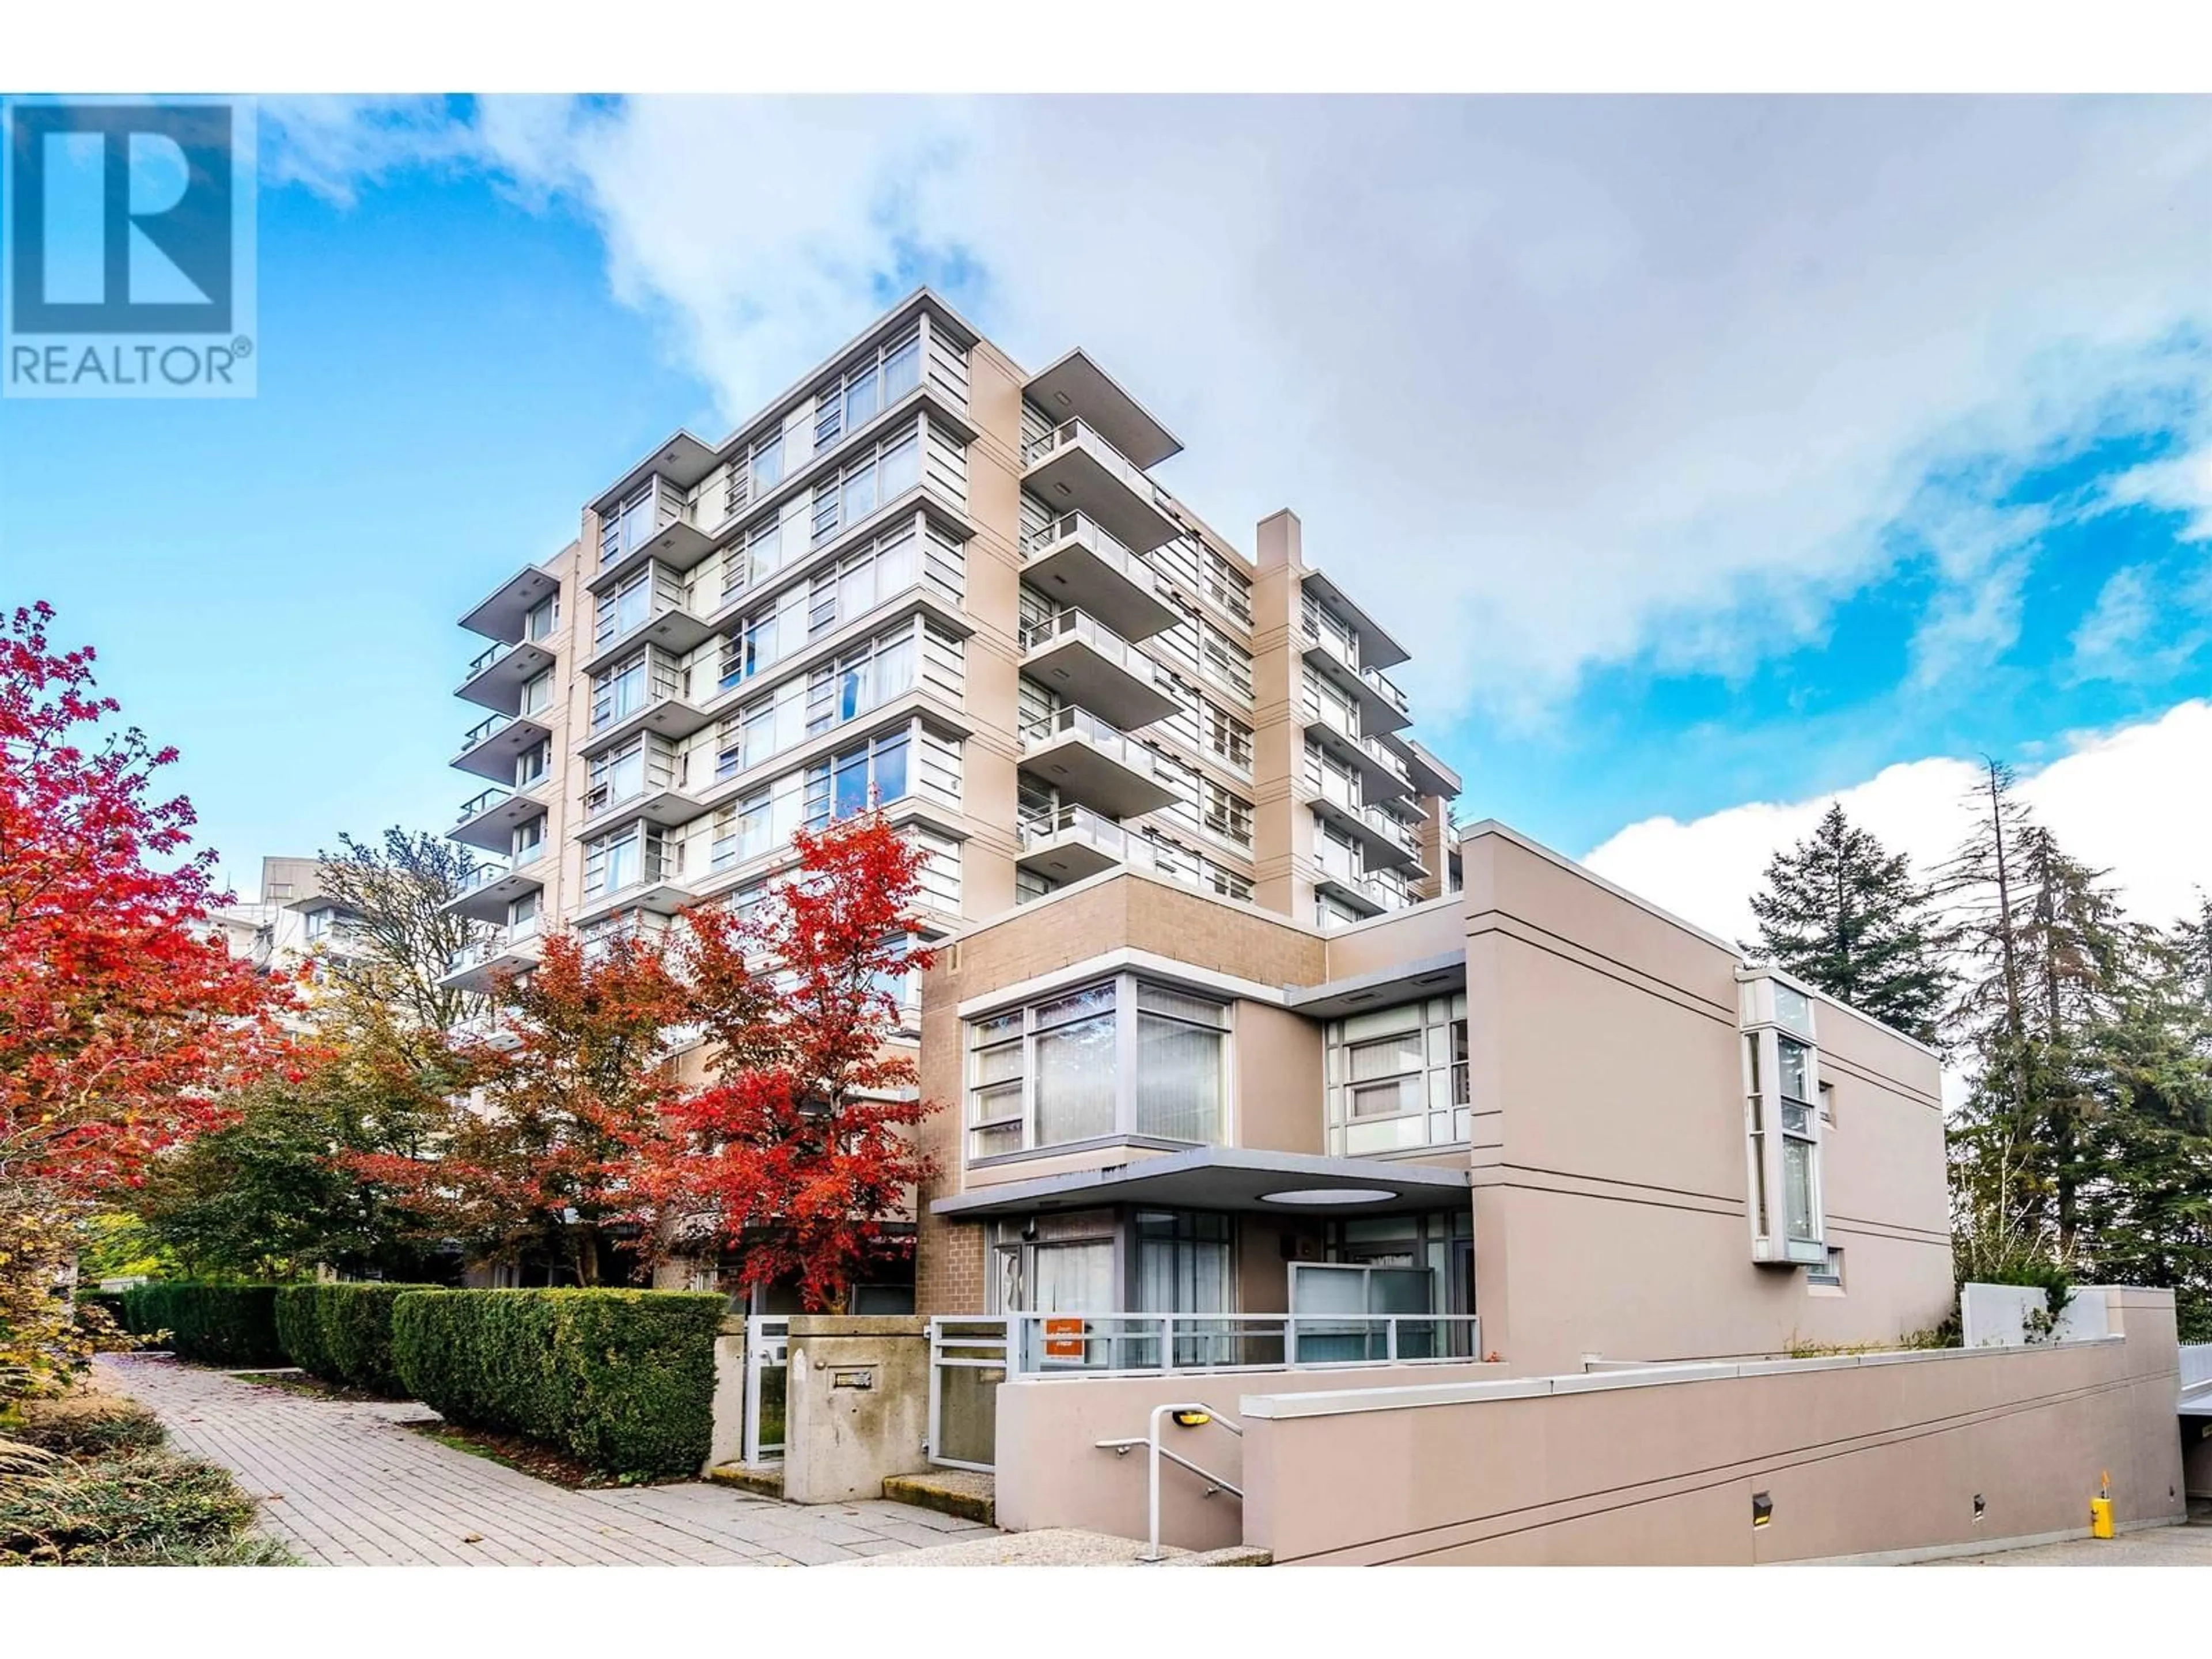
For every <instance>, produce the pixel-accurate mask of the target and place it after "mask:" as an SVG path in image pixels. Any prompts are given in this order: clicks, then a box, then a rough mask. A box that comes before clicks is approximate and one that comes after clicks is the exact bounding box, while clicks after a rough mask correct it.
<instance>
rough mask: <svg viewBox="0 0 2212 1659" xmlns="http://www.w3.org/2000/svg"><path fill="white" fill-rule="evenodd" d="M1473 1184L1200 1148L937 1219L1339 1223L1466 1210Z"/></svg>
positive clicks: (1035, 1186)
mask: <svg viewBox="0 0 2212 1659" xmlns="http://www.w3.org/2000/svg"><path fill="white" fill-rule="evenodd" d="M1471 1178H1472V1171H1470V1170H1465V1169H1457V1170H1455V1169H1445V1168H1440V1167H1438V1166H1437V1165H1435V1164H1402V1163H1389V1164H1386V1163H1382V1162H1378V1161H1376V1160H1375V1159H1372V1158H1318V1157H1313V1156H1310V1155H1308V1154H1305V1153H1301V1152H1254V1151H1251V1150H1249V1148H1245V1147H1241V1146H1198V1147H1194V1148H1193V1149H1192V1150H1191V1151H1189V1152H1172V1153H1170V1154H1168V1155H1167V1156H1165V1157H1163V1158H1141V1159H1139V1160H1138V1161H1137V1162H1135V1163H1133V1164H1115V1165H1113V1166H1112V1167H1110V1168H1108V1169H1103V1170H1074V1171H1073V1172H1071V1173H1069V1174H1066V1175H1056V1176H1043V1177H1042V1178H1041V1179H1039V1180H1036V1181H1016V1182H1007V1183H1006V1185H1004V1186H993V1187H985V1188H979V1189H978V1190H976V1191H975V1192H968V1193H957V1194H953V1195H952V1196H951V1197H950V1198H940V1199H939V1200H937V1201H936V1202H934V1203H933V1204H932V1205H931V1206H929V1207H930V1211H931V1212H932V1213H933V1214H936V1215H942V1216H954V1217H957V1218H960V1219H963V1220H968V1221H975V1220H981V1219H982V1218H984V1217H987V1216H1006V1215H1030V1214H1033V1213H1035V1212H1038V1211H1049V1210H1084V1209H1091V1208H1095V1207H1096V1206H1099V1205H1102V1204H1143V1205H1157V1206H1159V1207H1160V1208H1162V1209H1174V1210H1245V1211H1256V1212H1262V1213H1266V1214H1272V1215H1279V1216H1299V1215H1304V1216H1316V1217H1322V1216H1325V1217H1329V1218H1344V1217H1347V1216H1362V1215H1411V1214H1417V1213H1419V1212H1424V1211H1429V1210H1440V1209H1447V1208H1449V1207H1451V1206H1454V1205H1455V1204H1465V1203H1467V1202H1468V1189H1469V1187H1470V1184H1471Z"/></svg>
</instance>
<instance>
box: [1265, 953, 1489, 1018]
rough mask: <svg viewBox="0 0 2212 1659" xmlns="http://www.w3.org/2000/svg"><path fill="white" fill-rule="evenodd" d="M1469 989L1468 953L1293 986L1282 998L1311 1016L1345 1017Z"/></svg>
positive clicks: (1451, 954) (1297, 1009) (1298, 1010)
mask: <svg viewBox="0 0 2212 1659" xmlns="http://www.w3.org/2000/svg"><path fill="white" fill-rule="evenodd" d="M1466 988H1467V952H1466V951H1446V952H1444V953H1443V955H1442V956H1434V957H1420V958H1419V959H1418V960H1417V961H1413V962H1401V963H1395V964H1394V965H1393V966H1391V967H1389V968H1384V969H1378V970H1377V971H1376V972H1374V973H1371V974H1353V975H1349V976H1347V977H1346V978H1343V979H1333V980H1328V981H1325V982H1324V983H1322V984H1320V985H1306V986H1300V987H1294V988H1292V989H1291V990H1289V991H1287V992H1286V993H1285V994H1284V998H1283V1000H1284V1002H1285V1005H1286V1006H1289V1007H1290V1008H1291V1010H1292V1011H1293V1012H1297V1013H1301V1014H1304V1016H1305V1017H1306V1018H1309V1019H1342V1018H1344V1017H1345V1016H1346V1015H1347V1014H1357V1013H1362V1012H1365V1011H1366V1010H1368V1009H1370V1008H1392V1007H1395V1006H1398V1005H1399V1004H1400V1003H1403V1002H1419V1000H1421V999H1422V998H1424V997H1446V996H1455V995H1456V994H1459V993H1460V992H1462V991H1464V990H1465V989H1466Z"/></svg>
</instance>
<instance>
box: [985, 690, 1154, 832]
mask: <svg viewBox="0 0 2212 1659" xmlns="http://www.w3.org/2000/svg"><path fill="white" fill-rule="evenodd" d="M1021 763H1022V766H1023V767H1024V769H1026V770H1028V771H1030V772H1033V773H1035V774H1036V775H1038V776H1039V777H1042V778H1045V779H1048V780H1049V781H1051V782H1052V783H1054V785H1056V786H1058V787H1059V789H1060V793H1062V794H1064V795H1067V796H1069V797H1072V798H1073V799H1075V800H1077V801H1079V802H1080V803H1081V804H1082V805H1086V806H1092V807H1096V808H1097V810H1098V811H1101V812H1103V813H1105V814H1106V815H1107V816H1108V817H1115V818H1126V817H1135V816H1137V815H1138V814H1139V813H1141V812H1157V811H1159V810H1160V808H1162V807H1163V806H1166V805H1170V803H1171V802H1173V801H1175V800H1176V799H1177V796H1176V792H1175V791H1174V790H1172V789H1170V788H1169V787H1166V785H1164V784H1163V783H1162V782H1161V781H1159V779H1158V777H1157V776H1156V775H1154V773H1153V770H1152V754H1151V752H1150V751H1149V750H1146V748H1145V747H1144V745H1143V744H1135V743H1132V742H1130V741H1129V739H1128V738H1125V737H1123V736H1122V735H1121V733H1120V732H1117V731H1115V729H1114V728H1113V727H1112V726H1109V725H1107V724H1106V722H1105V721H1103V720H1100V719H1099V718H1098V717H1097V715H1095V714H1087V713H1085V711H1084V710H1082V709H1080V708H1061V709H1056V710H1054V712H1053V713H1052V714H1048V715H1047V716H1046V717H1045V718H1044V719H1042V720H1036V721H1034V722H1032V723H1031V724H1030V725H1028V726H1024V727H1023V728H1022V760H1021Z"/></svg>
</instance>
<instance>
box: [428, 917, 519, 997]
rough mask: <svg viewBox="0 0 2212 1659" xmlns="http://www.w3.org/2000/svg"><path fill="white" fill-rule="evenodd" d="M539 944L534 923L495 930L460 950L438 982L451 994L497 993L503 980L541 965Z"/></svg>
mask: <svg viewBox="0 0 2212 1659" xmlns="http://www.w3.org/2000/svg"><path fill="white" fill-rule="evenodd" d="M539 943H540V935H539V933H538V924H537V922H536V921H526V922H520V923H518V924H517V925H516V926H514V927H500V928H495V929H494V930H493V931H492V932H491V933H489V934H488V935H486V936H485V937H484V938H483V939H477V940H475V941H474V942H473V943H471V944H469V945H463V946H462V947H461V948H460V949H459V951H455V952H454V953H453V961H452V962H451V963H448V964H447V968H446V972H445V975H444V976H443V977H442V978H441V979H440V980H439V981H438V983H439V984H440V985H441V986H442V987H445V988H446V989H447V990H449V991H475V992H478V993H482V992H488V991H491V990H494V989H495V988H497V986H498V983H499V981H500V980H501V978H502V977H507V976H511V975H515V974H520V973H525V972H526V971H528V970H529V969H532V968H535V967H536V966H537V965H538V949H539Z"/></svg>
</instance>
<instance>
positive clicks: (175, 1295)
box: [123, 1279, 284, 1365]
mask: <svg viewBox="0 0 2212 1659" xmlns="http://www.w3.org/2000/svg"><path fill="white" fill-rule="evenodd" d="M123 1321H124V1323H125V1325H127V1326H128V1327H129V1328H131V1331H132V1332H133V1333H135V1334H137V1335H141V1336H144V1335H147V1334H150V1333H152V1332H155V1331H167V1332H168V1334H169V1338H168V1343H169V1347H170V1350H171V1351H172V1352H174V1353H175V1355H176V1356H177V1358H179V1359H196V1360H198V1361H199V1362H201V1363H202V1364H210V1365H281V1364H283V1363H284V1349H283V1344H281V1343H280V1342H278V1341H277V1340H276V1285H200V1284H195V1283H194V1282H192V1281H191V1280H190V1279H171V1280H166V1281H162V1282H159V1283H155V1284H152V1285H132V1286H131V1288H130V1289H129V1290H127V1291H124V1292H123Z"/></svg>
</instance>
